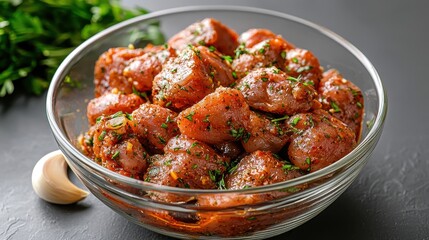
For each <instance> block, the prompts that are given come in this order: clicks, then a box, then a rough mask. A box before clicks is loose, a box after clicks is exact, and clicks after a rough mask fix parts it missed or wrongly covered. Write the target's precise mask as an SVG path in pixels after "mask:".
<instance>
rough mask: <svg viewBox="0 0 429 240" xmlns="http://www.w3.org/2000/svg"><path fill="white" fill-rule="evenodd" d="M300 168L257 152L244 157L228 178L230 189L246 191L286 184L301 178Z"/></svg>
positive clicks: (269, 154)
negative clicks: (288, 181) (279, 183)
mask: <svg viewBox="0 0 429 240" xmlns="http://www.w3.org/2000/svg"><path fill="white" fill-rule="evenodd" d="M301 175H302V173H301V172H300V171H299V168H298V167H296V166H293V165H292V164H290V163H288V162H282V161H279V160H278V159H276V158H275V157H274V156H273V154H272V153H271V152H268V151H256V152H253V153H252V154H250V155H248V156H246V157H244V158H243V159H242V160H241V161H240V162H239V163H238V165H237V169H236V170H235V171H234V172H233V173H232V174H231V175H229V176H228V178H227V180H226V186H227V188H228V189H244V188H249V187H257V186H264V185H269V184H273V183H277V182H284V181H287V180H289V179H292V178H296V177H299V176H301Z"/></svg>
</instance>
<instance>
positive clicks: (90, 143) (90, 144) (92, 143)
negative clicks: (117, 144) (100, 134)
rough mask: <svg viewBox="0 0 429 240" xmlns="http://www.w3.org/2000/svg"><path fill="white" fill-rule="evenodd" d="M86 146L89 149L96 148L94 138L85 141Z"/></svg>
mask: <svg viewBox="0 0 429 240" xmlns="http://www.w3.org/2000/svg"><path fill="white" fill-rule="evenodd" d="M85 144H86V145H88V146H89V147H92V146H94V138H93V137H90V138H89V139H88V138H87V139H85Z"/></svg>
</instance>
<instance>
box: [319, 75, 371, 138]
mask: <svg viewBox="0 0 429 240" xmlns="http://www.w3.org/2000/svg"><path fill="white" fill-rule="evenodd" d="M318 92H319V96H320V98H319V99H320V102H321V103H322V105H323V109H325V110H326V111H328V112H329V113H331V114H332V115H333V116H334V117H336V118H338V119H340V120H341V121H343V122H344V123H345V124H347V126H349V127H350V128H351V129H352V130H353V132H354V133H355V135H356V141H358V140H359V138H360V134H361V127H362V118H363V113H364V103H363V95H362V92H361V90H360V89H359V88H358V87H357V86H356V85H354V84H353V83H352V82H350V81H348V80H347V79H345V78H343V76H341V74H340V73H339V72H338V71H337V70H335V69H331V70H328V71H327V72H325V73H323V78H322V80H321V81H320V85H319V89H318Z"/></svg>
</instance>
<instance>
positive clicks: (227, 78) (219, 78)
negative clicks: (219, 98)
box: [196, 46, 235, 87]
mask: <svg viewBox="0 0 429 240" xmlns="http://www.w3.org/2000/svg"><path fill="white" fill-rule="evenodd" d="M196 50H197V51H199V52H200V56H201V60H203V63H204V66H205V67H206V72H207V73H208V75H209V76H210V77H211V78H212V79H213V82H214V84H215V86H216V87H219V86H224V87H228V86H230V85H231V84H232V83H234V82H235V78H234V75H233V74H232V69H231V67H230V66H229V64H228V62H226V61H224V60H223V59H222V58H221V57H222V55H221V54H220V53H219V52H217V51H216V50H213V49H210V48H207V47H204V46H199V47H197V48H196Z"/></svg>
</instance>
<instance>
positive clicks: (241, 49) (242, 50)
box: [234, 43, 249, 58]
mask: <svg viewBox="0 0 429 240" xmlns="http://www.w3.org/2000/svg"><path fill="white" fill-rule="evenodd" d="M234 52H235V58H238V57H239V56H240V55H242V54H247V53H249V52H248V51H247V50H246V48H245V45H244V43H240V46H238V48H237V49H235V51H234Z"/></svg>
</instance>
